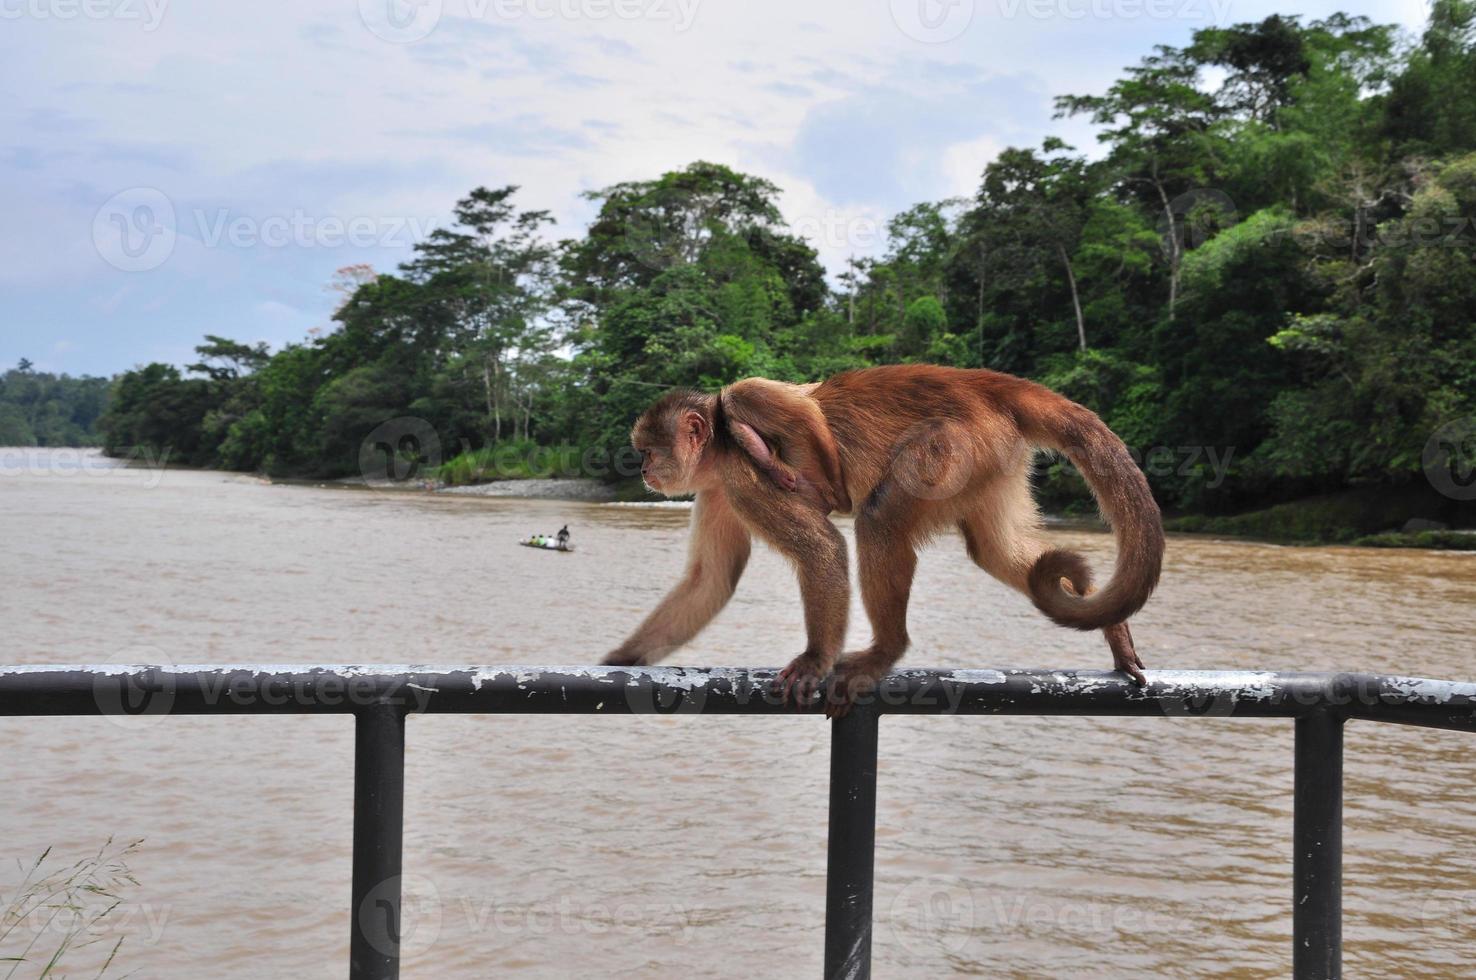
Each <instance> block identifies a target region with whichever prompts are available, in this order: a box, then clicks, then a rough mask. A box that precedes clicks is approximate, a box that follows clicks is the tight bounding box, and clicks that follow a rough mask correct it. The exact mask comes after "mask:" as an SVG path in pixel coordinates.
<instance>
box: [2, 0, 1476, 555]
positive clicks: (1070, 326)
mask: <svg viewBox="0 0 1476 980" xmlns="http://www.w3.org/2000/svg"><path fill="white" fill-rule="evenodd" d="M1211 79H1215V80H1216V81H1215V82H1214V83H1211V82H1210V80H1211ZM1056 106H1057V109H1058V111H1059V112H1060V113H1061V114H1063V115H1078V114H1079V115H1084V116H1086V117H1088V118H1089V119H1091V120H1092V121H1094V122H1096V123H1098V124H1099V126H1100V139H1101V140H1102V142H1103V143H1104V147H1103V149H1104V152H1103V153H1101V154H1099V155H1097V157H1098V158H1096V159H1092V160H1089V159H1088V158H1087V157H1086V156H1083V155H1081V154H1078V153H1077V152H1076V151H1074V150H1073V149H1072V148H1071V147H1068V146H1066V145H1065V144H1064V143H1063V142H1061V141H1060V140H1059V139H1056V138H1053V137H1052V138H1047V139H1045V140H1043V141H1042V142H1041V144H1040V145H1039V146H1038V147H1035V148H1019V147H1013V148H1008V149H1006V150H1004V151H1002V152H1001V153H1000V154H999V155H998V156H997V157H996V158H995V159H993V160H991V161H988V163H987V165H985V166H982V167H981V174H980V180H979V185H978V190H977V192H976V193H975V194H974V195H973V196H972V197H971V198H968V199H966V200H949V201H941V202H925V203H921V204H918V205H915V206H914V207H911V208H909V209H907V210H905V211H903V212H902V213H900V214H898V215H896V216H895V217H894V218H892V220H891V221H890V222H888V225H887V240H886V247H885V250H884V252H883V254H882V255H881V256H879V257H875V258H858V259H853V260H852V261H851V262H850V263H849V264H848V266H847V267H846V268H845V269H844V270H843V271H842V272H841V273H840V274H839V275H838V276H836V281H835V283H834V288H832V287H831V285H830V284H828V283H827V282H826V278H825V274H824V270H823V269H822V268H821V267H820V265H819V263H818V261H817V259H816V253H815V251H814V249H813V248H812V247H811V246H810V245H809V244H808V243H807V242H805V241H804V240H803V239H801V238H800V237H798V236H797V235H796V234H794V233H793V232H792V231H791V230H789V229H788V228H786V227H785V226H784V223H783V220H782V218H781V216H780V209H779V204H778V194H779V192H778V188H777V187H775V185H773V184H772V183H770V182H768V181H766V180H763V179H761V178H758V177H754V176H751V175H747V174H743V173H739V172H737V171H734V170H732V169H731V168H728V167H725V166H722V165H719V164H713V163H706V162H700V161H699V162H696V163H693V164H691V165H690V166H688V167H685V168H683V169H681V170H676V171H672V172H669V173H665V174H661V175H659V176H657V177H655V178H653V179H650V180H638V181H628V182H625V183H620V184H615V185H613V186H610V187H606V188H604V189H602V190H597V191H593V192H591V193H589V194H588V195H587V197H588V199H589V200H590V201H591V202H593V203H594V205H595V206H596V207H597V213H596V214H595V216H594V218H593V220H592V222H591V223H590V225H589V227H588V228H587V229H585V230H584V231H583V233H582V234H580V235H579V236H578V237H575V238H572V239H569V240H565V241H562V242H560V243H558V244H557V245H553V244H550V243H548V242H547V241H545V239H544V238H543V231H544V228H545V226H546V225H547V224H548V221H549V219H548V216H547V214H545V213H544V212H541V211H520V210H518V209H517V208H516V207H515V206H514V204H513V199H514V196H515V191H516V188H512V187H504V188H500V189H495V190H494V189H488V188H477V189H475V190H473V191H472V192H471V193H470V194H469V195H468V196H467V197H466V198H464V199H463V200H462V201H460V202H458V204H457V206H456V218H457V222H456V224H455V225H454V226H453V227H451V228H447V229H443V230H440V231H437V232H436V233H434V234H433V235H432V236H430V238H428V239H427V240H426V241H425V242H423V243H421V244H420V245H419V246H418V247H417V248H416V254H415V256H414V257H413V259H412V260H411V261H410V262H407V263H406V264H405V265H404V266H403V267H402V268H401V269H400V270H399V272H398V274H395V275H387V274H375V273H374V272H373V270H369V269H367V268H363V267H351V268H350V269H346V270H343V272H342V273H341V275H340V276H339V277H338V278H339V283H340V284H341V285H342V286H343V287H344V290H343V291H344V294H345V299H344V303H343V305H342V306H341V307H340V308H339V310H338V312H337V314H336V315H335V321H336V323H337V325H338V327H337V329H336V330H334V331H332V332H330V333H328V334H326V335H324V336H322V337H318V338H316V339H313V340H311V341H309V342H307V343H304V344H299V345H291V346H288V347H287V348H286V349H284V350H281V351H278V352H277V353H275V354H274V355H271V356H270V357H268V356H267V355H266V352H265V351H263V350H261V349H260V348H257V347H250V346H248V345H243V344H239V343H235V342H232V341H229V340H226V339H224V338H220V337H208V338H207V342H206V343H205V344H204V345H202V347H201V348H199V351H200V354H201V360H200V363H198V364H196V365H192V366H191V368H190V369H189V376H185V375H182V374H181V373H180V372H179V371H177V370H176V369H174V368H170V367H166V366H163V365H149V366H146V367H143V368H140V369H139V370H137V371H133V372H129V373H128V374H126V375H124V376H123V377H121V378H120V379H118V381H117V382H116V384H115V385H114V389H113V402H112V407H111V408H110V409H109V412H108V415H107V417H106V418H105V423H106V425H105V431H106V433H107V445H108V447H109V449H110V450H113V451H117V450H120V449H122V448H124V447H127V446H130V445H148V446H153V447H155V448H163V447H165V446H172V447H173V448H174V450H175V454H176V458H180V457H181V456H182V457H183V458H186V459H189V460H193V461H199V462H206V463H212V464H215V465H222V466H229V467H233V468H256V469H263V470H267V471H269V472H281V473H310V474H315V475H328V474H337V473H345V472H352V471H353V470H354V468H355V465H356V464H355V461H356V455H357V449H358V446H359V444H360V443H361V441H362V440H363V438H364V436H365V435H366V433H367V432H368V431H369V430H370V429H372V428H373V427H374V426H376V425H378V424H380V423H382V422H385V421H387V420H389V419H393V418H397V417H403V416H410V417H414V418H417V419H422V420H424V421H425V422H426V423H427V424H429V425H431V426H432V427H433V428H434V429H435V431H436V433H437V434H438V436H439V438H440V440H441V443H442V447H443V456H444V457H445V458H447V459H448V460H449V461H448V462H447V463H446V464H445V465H444V466H442V468H441V471H440V473H439V476H440V478H441V479H444V480H446V481H448V482H466V481H474V480H478V479H486V478H487V474H488V473H489V472H494V471H495V470H496V469H497V467H494V466H491V464H492V463H493V462H494V461H495V460H496V459H497V455H496V454H497V450H498V449H500V448H502V447H508V446H510V447H512V450H511V451H512V452H513V453H514V454H516V453H518V452H521V451H522V450H523V448H524V447H527V446H531V445H535V444H536V445H545V446H563V447H572V446H578V447H581V449H582V450H589V451H591V452H593V453H594V454H595V456H596V458H599V459H603V460H608V459H610V458H611V457H612V456H613V454H614V453H616V452H617V451H618V450H620V449H621V447H624V446H625V444H626V442H627V439H628V434H629V429H630V425H631V423H632V422H633V420H634V419H635V417H636V416H637V415H638V414H639V412H640V411H641V410H642V409H643V408H644V407H645V406H646V405H647V404H649V403H650V402H651V401H652V400H653V399H654V398H656V397H657V396H659V395H660V394H661V393H662V392H663V391H666V390H668V389H670V388H671V387H674V386H693V387H698V388H702V389H707V390H713V389H716V388H718V387H720V386H722V385H724V384H728V383H730V382H732V381H735V380H737V379H739V378H742V377H745V376H749V375H765V376H768V377H774V378H779V379H787V380H806V381H808V380H815V379H818V378H822V377H825V376H828V375H830V374H834V373H836V372H838V371H843V370H848V369H852V368H858V367H865V366H867V365H872V364H882V363H891V362H897V361H925V362H933V363H939V364H950V365H956V366H961V367H988V368H993V369H996V370H1002V371H1007V372H1011V373H1014V374H1019V375H1024V376H1027V377H1031V378H1035V379H1038V380H1041V381H1043V382H1044V383H1046V384H1048V385H1050V386H1052V387H1054V388H1056V389H1057V390H1059V391H1062V392H1064V393H1065V394H1067V395H1068V396H1070V397H1072V398H1074V399H1076V400H1078V401H1080V402H1082V403H1084V404H1086V405H1088V406H1090V407H1091V408H1093V409H1094V410H1095V411H1097V412H1098V413H1099V414H1100V415H1101V416H1102V417H1103V418H1104V419H1105V420H1106V421H1107V422H1108V424H1109V425H1111V426H1112V427H1113V428H1114V430H1115V431H1117V432H1118V433H1119V434H1120V435H1121V436H1122V437H1123V438H1124V440H1125V441H1126V442H1127V443H1128V445H1129V446H1130V447H1131V448H1132V449H1133V450H1135V451H1137V452H1139V453H1142V454H1144V458H1145V459H1148V458H1151V457H1152V454H1154V453H1158V454H1159V458H1164V454H1165V453H1167V454H1168V455H1169V456H1174V457H1175V458H1176V459H1179V460H1180V462H1179V463H1176V464H1175V465H1172V466H1163V467H1158V468H1154V467H1152V466H1148V465H1145V470H1146V471H1147V472H1148V474H1149V479H1150V481H1151V483H1152V485H1153V487H1154V490H1155V493H1156V494H1157V495H1158V497H1159V499H1160V501H1161V502H1162V503H1163V504H1164V505H1165V506H1166V507H1168V508H1170V509H1177V510H1183V511H1201V512H1204V513H1207V514H1215V515H1223V514H1226V513H1228V512H1232V511H1237V510H1241V511H1245V510H1250V511H1252V512H1253V515H1254V516H1248V517H1246V518H1245V520H1243V521H1240V520H1239V519H1232V518H1223V517H1215V518H1205V520H1206V521H1212V522H1218V523H1208V524H1202V526H1204V527H1214V528H1224V529H1231V528H1244V529H1247V530H1253V531H1256V532H1258V533H1266V534H1270V535H1272V536H1281V537H1290V538H1300V537H1304V536H1306V535H1315V536H1331V537H1336V538H1340V539H1350V538H1352V537H1354V536H1357V535H1361V534H1370V533H1375V532H1379V531H1385V530H1388V526H1389V524H1388V522H1391V521H1392V522H1393V523H1394V524H1395V525H1397V524H1398V523H1399V521H1397V520H1395V517H1396V516H1397V515H1395V514H1394V513H1392V512H1380V513H1379V514H1378V515H1377V520H1375V519H1374V517H1373V516H1371V515H1372V514H1373V510H1376V509H1377V508H1373V509H1370V508H1368V507H1364V508H1363V509H1362V510H1358V511H1357V513H1354V512H1352V511H1350V510H1349V509H1348V508H1349V507H1350V506H1351V505H1347V506H1345V505H1342V504H1340V505H1338V506H1336V507H1330V506H1323V505H1321V504H1317V505H1308V506H1305V507H1294V508H1291V509H1288V510H1279V509H1277V507H1276V505H1278V504H1282V503H1284V502H1287V501H1290V500H1292V499H1294V498H1298V497H1304V496H1307V495H1313V494H1323V495H1327V494H1332V495H1334V496H1336V495H1337V494H1340V493H1344V492H1349V491H1356V492H1358V493H1363V492H1364V491H1365V489H1367V488H1377V489H1380V490H1388V491H1389V493H1390V494H1391V496H1390V497H1389V499H1391V500H1396V501H1399V502H1400V504H1399V506H1413V504H1412V503H1411V502H1410V501H1408V500H1406V499H1405V498H1404V497H1402V496H1400V494H1402V493H1404V492H1405V491H1406V490H1408V489H1409V488H1410V487H1412V486H1424V484H1423V481H1422V479H1421V476H1420V470H1421V466H1422V452H1423V449H1424V446H1425V443H1426V440H1427V439H1428V438H1429V435H1430V433H1432V432H1433V431H1434V430H1435V429H1436V428H1437V427H1438V426H1439V425H1441V424H1442V423H1444V422H1447V421H1449V420H1451V419H1458V418H1463V417H1468V416H1476V275H1472V270H1473V268H1476V2H1473V0H1439V2H1437V3H1435V4H1434V6H1433V8H1432V11H1431V18H1430V23H1429V25H1428V27H1427V29H1426V30H1425V32H1424V34H1423V36H1422V37H1421V38H1420V39H1419V41H1418V43H1415V44H1411V45H1407V46H1405V47H1403V48H1401V47H1399V46H1397V45H1396V33H1395V30H1394V28H1392V27H1390V26H1387V25H1375V24H1372V23H1370V22H1369V21H1368V20H1366V19H1364V18H1361V17H1352V16H1348V15H1344V14H1334V15H1332V16H1330V17H1327V18H1325V19H1322V20H1316V21H1311V22H1304V21H1303V19H1302V18H1301V17H1299V16H1273V17H1269V18H1266V19H1265V20H1262V21H1260V22H1258V23H1243V24H1231V25H1228V26H1225V27H1212V28H1207V29H1204V30H1199V31H1196V32H1194V34H1193V35H1192V37H1191V38H1190V39H1189V43H1188V44H1186V45H1185V46H1184V47H1182V48H1176V47H1159V48H1157V49H1155V51H1154V52H1153V53H1152V54H1150V55H1149V56H1148V57H1146V58H1144V59H1143V60H1142V61H1141V62H1140V63H1139V64H1137V65H1135V66H1131V67H1128V68H1127V69H1125V70H1124V72H1123V74H1122V77H1121V78H1120V79H1119V80H1118V81H1116V82H1115V83H1113V84H1112V85H1110V86H1108V87H1107V89H1106V90H1105V91H1104V92H1101V93H1096V94H1087V95H1064V96H1061V97H1060V98H1059V99H1058V100H1057V102H1056ZM981 162H982V161H981ZM15 374H16V372H11V373H10V374H8V375H6V379H7V380H6V385H7V386H9V385H10V384H11V381H10V379H11V378H12V376H13V375H15ZM8 390H9V389H8V387H7V389H5V390H0V435H7V438H11V439H16V440H21V441H25V440H29V439H32V438H34V439H36V440H37V441H40V440H41V439H42V438H43V437H42V434H41V431H40V430H38V429H37V428H36V425H37V421H36V420H37V418H38V417H39V416H38V415H37V414H36V413H35V412H34V411H32V410H31V408H26V409H25V410H23V411H21V412H19V413H17V411H16V410H15V409H14V408H11V407H7V406H12V405H20V404H24V405H26V406H34V405H35V404H36V399H35V398H34V397H30V396H28V400H26V401H24V402H21V401H17V400H16V399H14V398H11V397H9V396H8V394H6V392H7V391H8ZM84 428H85V426H84ZM1212 456H1213V459H1214V460H1216V462H1213V463H1211V462H1206V461H1207V460H1210V459H1211V457H1212ZM558 471H559V472H566V470H563V469H560V470H558ZM512 472H516V473H518V474H523V473H525V472H531V470H528V469H527V468H522V469H520V468H517V467H513V468H512ZM1040 482H1041V486H1042V489H1043V491H1044V493H1045V494H1046V496H1047V498H1048V499H1049V500H1050V501H1051V502H1052V504H1053V505H1054V506H1059V507H1062V508H1071V507H1078V506H1086V505H1087V498H1086V496H1085V489H1084V487H1083V486H1082V485H1081V482H1080V479H1079V478H1078V477H1077V476H1075V474H1074V473H1073V472H1072V471H1071V470H1070V469H1069V468H1066V467H1063V466H1060V465H1056V466H1052V467H1050V468H1048V469H1047V470H1046V471H1045V472H1044V474H1043V477H1042V480H1041V481H1040ZM1329 499H1331V498H1329ZM1337 499H1341V498H1337ZM1452 506H1454V504H1452ZM1359 507H1363V505H1362V504H1360V505H1359ZM1355 510H1357V508H1355ZM1456 511H1457V512H1454V513H1446V514H1445V516H1444V518H1443V519H1445V520H1446V521H1447V522H1450V521H1459V520H1471V519H1472V518H1473V515H1472V514H1471V513H1470V509H1469V507H1468V508H1467V509H1466V510H1464V511H1462V510H1460V508H1456ZM1237 521H1239V522H1238V523H1237ZM1380 522H1384V523H1380Z"/></svg>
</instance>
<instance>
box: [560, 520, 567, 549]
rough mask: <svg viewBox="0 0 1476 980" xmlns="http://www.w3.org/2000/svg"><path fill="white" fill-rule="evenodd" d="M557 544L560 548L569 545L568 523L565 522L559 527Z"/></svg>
mask: <svg viewBox="0 0 1476 980" xmlns="http://www.w3.org/2000/svg"><path fill="white" fill-rule="evenodd" d="M558 544H559V547H560V548H567V547H569V525H567V524H565V525H564V526H563V527H561V528H559V534H558Z"/></svg>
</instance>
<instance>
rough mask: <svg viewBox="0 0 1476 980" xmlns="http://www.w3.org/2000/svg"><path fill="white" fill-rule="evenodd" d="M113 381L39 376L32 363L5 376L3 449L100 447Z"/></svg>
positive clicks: (0, 423)
mask: <svg viewBox="0 0 1476 980" xmlns="http://www.w3.org/2000/svg"><path fill="white" fill-rule="evenodd" d="M108 385H109V381H108V379H107V378H93V377H87V376H85V375H84V376H82V377H77V378H74V377H71V376H69V375H65V374H48V373H46V372H42V371H36V370H35V369H34V367H33V365H32V364H31V362H30V361H28V360H25V359H24V358H22V359H21V362H20V363H19V364H18V365H17V366H15V367H13V368H11V369H10V370H9V371H6V372H5V373H4V374H0V446H95V445H97V444H98V443H99V442H100V438H99V434H98V428H97V422H98V418H99V417H100V416H101V415H102V413H103V409H104V408H105V407H106V405H107V400H108Z"/></svg>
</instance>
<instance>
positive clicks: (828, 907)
mask: <svg viewBox="0 0 1476 980" xmlns="http://www.w3.org/2000/svg"><path fill="white" fill-rule="evenodd" d="M878 718H879V716H878V714H877V711H876V706H875V705H874V704H859V705H856V706H855V707H853V708H852V709H851V711H850V713H848V714H847V715H846V716H845V717H843V718H838V719H836V720H835V721H834V722H832V723H831V726H830V840H829V842H828V844H827V848H826V872H825V976H826V978H827V980H867V978H869V977H870V976H871V890H872V868H873V866H874V864H875V856H876V855H875V851H876V741H877V721H878Z"/></svg>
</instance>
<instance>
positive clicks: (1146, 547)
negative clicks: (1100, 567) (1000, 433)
mask: <svg viewBox="0 0 1476 980" xmlns="http://www.w3.org/2000/svg"><path fill="white" fill-rule="evenodd" d="M1020 408H1021V411H1020V415H1019V419H1020V423H1021V429H1022V431H1023V433H1024V435H1025V438H1026V439H1028V440H1029V441H1030V442H1032V443H1034V444H1035V445H1038V446H1043V447H1045V448H1048V449H1055V450H1057V451H1059V452H1061V453H1063V454H1065V456H1066V458H1068V459H1069V460H1071V462H1072V463H1073V464H1075V466H1076V468H1077V469H1078V470H1080V471H1081V474H1082V476H1084V477H1085V478H1086V481H1087V485H1088V486H1090V487H1091V488H1092V494H1093V496H1095V497H1096V498H1097V507H1098V508H1099V509H1100V510H1101V512H1102V516H1103V517H1105V518H1106V519H1107V522H1108V523H1109V524H1111V525H1112V530H1113V532H1114V533H1115V534H1116V537H1117V567H1116V568H1115V569H1114V571H1113V573H1112V579H1111V580H1110V581H1109V582H1108V583H1107V584H1106V585H1105V586H1104V587H1103V588H1102V589H1101V590H1100V591H1098V592H1094V593H1092V594H1091V595H1087V594H1086V593H1087V590H1088V589H1089V587H1090V584H1091V583H1090V572H1089V570H1088V567H1087V563H1086V559H1084V558H1083V557H1082V556H1081V555H1079V554H1077V553H1076V552H1073V551H1064V550H1062V549H1059V548H1056V549H1052V550H1050V551H1047V552H1045V553H1043V554H1042V555H1041V556H1040V557H1039V558H1037V559H1036V560H1035V564H1034V565H1032V566H1031V569H1030V575H1029V578H1028V585H1029V588H1030V598H1031V599H1032V600H1034V602H1035V605H1036V607H1037V608H1038V609H1040V611H1041V612H1043V613H1045V614H1046V615H1047V616H1049V617H1050V618H1051V620H1052V621H1054V622H1056V623H1058V624H1059V625H1061V626H1069V627H1071V628H1073V629H1079V630H1095V629H1102V628H1104V627H1107V626H1114V625H1116V624H1117V623H1121V622H1123V621H1125V620H1126V619H1127V618H1128V617H1129V616H1131V615H1132V614H1133V613H1135V612H1137V611H1138V610H1139V609H1141V608H1142V607H1143V603H1145V602H1147V601H1148V597H1149V596H1150V595H1152V594H1153V590H1154V588H1155V587H1156V586H1157V585H1158V574H1159V570H1160V569H1161V567H1162V565H1163V519H1162V517H1161V516H1160V515H1159V513H1158V504H1157V503H1155V502H1154V500H1153V494H1152V492H1151V491H1150V490H1149V489H1148V480H1147V479H1146V478H1145V477H1144V476H1143V471H1142V470H1140V469H1139V468H1138V466H1137V464H1136V463H1134V462H1133V458H1132V456H1130V455H1129V454H1128V450H1127V447H1126V446H1124V445H1123V443H1122V440H1121V439H1119V438H1117V436H1115V435H1113V433H1112V430H1111V429H1109V428H1107V426H1106V425H1105V424H1104V423H1103V422H1102V420H1101V419H1099V418H1097V416H1096V414H1095V413H1093V412H1092V411H1090V410H1089V409H1086V408H1083V407H1082V406H1080V405H1078V404H1076V403H1075V402H1073V401H1071V400H1069V399H1067V398H1063V397H1062V396H1060V395H1058V394H1056V393H1055V392H1053V391H1050V390H1049V389H1047V388H1040V387H1038V386H1035V385H1032V386H1031V390H1030V391H1029V392H1028V393H1026V394H1025V396H1024V397H1023V398H1022V400H1021V406H1020ZM1062 579H1065V580H1066V581H1067V582H1070V583H1071V585H1072V587H1073V589H1074V591H1068V590H1067V589H1066V588H1065V587H1063V585H1062Z"/></svg>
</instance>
